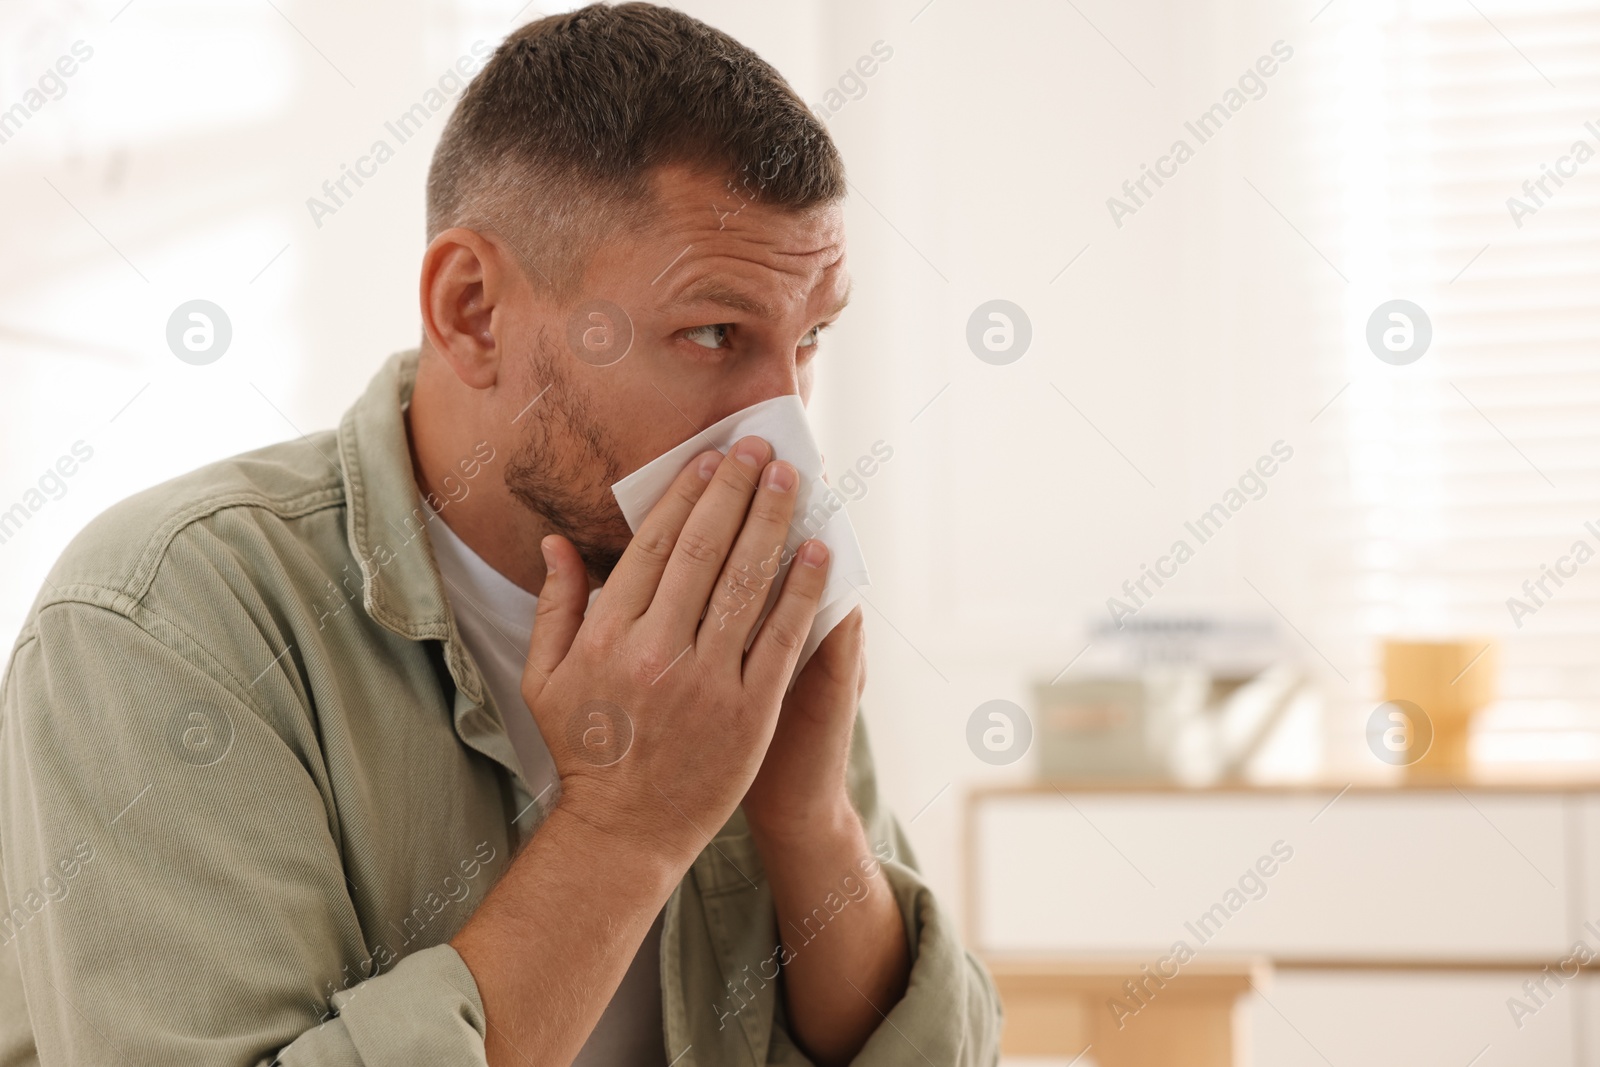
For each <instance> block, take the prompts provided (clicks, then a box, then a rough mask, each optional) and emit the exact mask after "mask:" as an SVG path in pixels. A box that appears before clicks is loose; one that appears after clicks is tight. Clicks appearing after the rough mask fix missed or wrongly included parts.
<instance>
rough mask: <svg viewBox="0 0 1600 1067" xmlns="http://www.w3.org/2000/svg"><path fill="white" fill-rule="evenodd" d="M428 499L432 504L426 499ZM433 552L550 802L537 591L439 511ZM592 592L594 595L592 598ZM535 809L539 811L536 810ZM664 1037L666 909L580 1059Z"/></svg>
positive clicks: (651, 1064) (599, 1060)
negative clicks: (532, 650)
mask: <svg viewBox="0 0 1600 1067" xmlns="http://www.w3.org/2000/svg"><path fill="white" fill-rule="evenodd" d="M424 506H426V505H424ZM428 534H429V536H430V537H431V538H432V539H433V551H434V557H435V559H436V560H437V561H438V563H439V572H440V573H441V574H443V575H444V579H445V582H444V591H445V596H446V597H447V598H448V599H449V601H450V610H451V611H452V612H453V613H454V614H455V617H456V625H457V627H458V628H459V629H460V631H461V640H462V641H463V642H464V643H465V644H466V646H467V651H468V652H469V653H470V654H471V655H472V658H473V661H474V662H476V663H477V665H478V669H479V670H480V671H481V672H483V679H484V682H485V683H486V684H487V685H488V686H489V692H490V693H492V694H493V695H494V702H495V706H496V707H498V708H499V709H500V714H501V716H502V717H503V718H504V719H505V722H506V732H507V733H509V734H510V735H511V744H512V746H513V747H514V748H515V749H516V750H517V759H518V761H519V762H520V763H521V764H522V776H523V778H524V780H525V781H526V782H527V785H528V788H529V790H530V791H531V792H532V793H533V794H534V795H535V796H536V797H539V798H540V800H539V804H540V808H539V811H540V812H543V811H547V810H549V805H550V804H552V803H553V802H554V799H555V795H556V792H557V789H558V787H557V785H556V769H555V763H554V761H553V760H551V758H550V750H549V748H547V747H546V746H545V743H544V738H543V737H542V736H541V735H540V734H539V728H538V726H537V725H536V724H535V723H534V721H533V714H532V713H531V712H529V711H528V705H527V704H525V703H523V700H522V671H523V668H524V667H525V666H526V665H527V662H528V640H529V638H531V637H532V636H533V616H534V612H535V611H536V610H537V609H538V606H539V598H538V597H536V596H534V595H533V594H532V593H530V592H528V591H527V590H526V589H523V588H522V587H521V586H519V585H517V584H516V583H515V582H513V581H512V580H511V579H509V578H507V577H506V576H505V575H503V574H501V573H500V572H499V571H497V570H495V569H494V568H493V567H491V566H489V564H487V563H485V562H484V560H483V558H482V557H481V556H479V555H478V554H477V553H476V552H474V551H472V549H471V548H469V547H467V543H466V542H465V541H463V540H461V538H460V537H458V536H457V535H456V532H455V531H454V530H452V529H450V527H449V526H447V525H446V524H445V522H444V519H443V518H441V517H440V516H438V515H433V516H432V517H431V519H430V520H429V523H428ZM591 599H592V598H591ZM537 817H538V816H537V814H536V815H535V818H537ZM665 1051H666V1038H665V1034H664V1031H663V1028H662V1021H661V916H660V915H659V914H658V915H657V916H656V921H655V922H654V923H652V924H651V926H650V932H649V933H648V934H646V935H645V939H644V943H643V944H641V945H640V946H639V951H638V953H637V954H636V955H635V956H634V958H633V962H632V963H631V964H629V966H628V973H627V974H626V975H624V976H623V978H622V984H621V985H620V986H618V987H617V992H616V994H615V995H614V996H613V997H612V998H611V1003H610V1004H608V1005H607V1006H606V1010H605V1014H603V1015H602V1016H601V1017H600V1021H599V1023H597V1024H596V1025H595V1028H594V1032H593V1033H592V1034H590V1035H589V1040H588V1041H586V1042H584V1045H583V1050H582V1051H581V1052H579V1053H578V1058H577V1059H576V1060H574V1061H573V1065H574V1067H622V1065H627V1067H655V1065H660V1067H664V1065H665V1064H666V1062H667V1058H666V1054H665Z"/></svg>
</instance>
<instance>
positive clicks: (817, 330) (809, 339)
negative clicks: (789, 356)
mask: <svg viewBox="0 0 1600 1067" xmlns="http://www.w3.org/2000/svg"><path fill="white" fill-rule="evenodd" d="M825 329H827V327H826V326H813V327H811V329H809V330H807V331H806V335H805V336H804V337H802V338H800V344H799V345H797V346H796V347H798V348H811V347H812V346H813V345H815V344H816V343H817V339H818V338H820V337H821V336H822V331H823V330H825Z"/></svg>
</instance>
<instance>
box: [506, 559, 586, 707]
mask: <svg viewBox="0 0 1600 1067" xmlns="http://www.w3.org/2000/svg"><path fill="white" fill-rule="evenodd" d="M539 548H540V550H541V551H542V552H543V553H544V566H545V573H544V586H543V587H542V588H541V589H540V590H539V607H538V610H537V611H536V612H535V614H534V616H533V638H532V639H531V640H530V641H529V642H528V666H527V669H525V670H524V671H523V672H522V697H523V700H524V701H525V702H526V703H527V705H528V706H529V707H532V706H533V705H534V703H535V700H536V698H537V697H538V695H539V693H540V692H541V691H542V690H543V689H544V685H545V682H547V681H548V680H549V678H550V675H551V673H552V672H553V671H554V670H555V669H556V667H557V666H559V665H560V663H561V661H562V660H563V659H565V658H566V656H567V651H568V650H569V649H570V648H572V639H573V638H574V637H576V636H577V635H578V627H579V626H581V625H583V612H584V609H585V608H586V607H588V604H589V574H588V572H587V571H586V570H585V569H584V566H583V557H582V556H580V555H579V554H578V550H577V549H576V548H574V547H573V545H572V542H571V541H568V540H567V539H566V538H565V537H559V536H557V535H556V534H551V535H550V536H548V537H546V538H545V539H544V540H543V541H542V542H540V544H539Z"/></svg>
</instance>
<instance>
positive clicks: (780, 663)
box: [744, 540, 828, 693]
mask: <svg viewBox="0 0 1600 1067" xmlns="http://www.w3.org/2000/svg"><path fill="white" fill-rule="evenodd" d="M827 579H828V546H827V545H825V544H823V543H822V542H821V541H815V540H813V541H807V542H806V543H805V544H803V545H801V546H800V551H799V552H797V553H795V560H794V566H792V567H790V568H789V573H788V574H787V575H785V576H784V579H783V588H782V589H780V590H779V591H778V602H777V603H776V604H774V605H773V606H772V612H771V613H770V614H769V615H768V616H767V618H766V620H765V621H764V622H762V624H761V629H760V630H758V631H756V639H755V643H754V644H752V645H751V646H750V652H749V653H748V654H747V655H746V656H745V661H744V680H745V688H746V689H758V690H762V691H765V690H776V691H778V692H780V693H781V692H782V691H783V690H784V688H785V687H786V686H787V685H788V683H789V677H790V676H791V675H792V674H794V665H795V663H796V661H798V660H799V658H800V650H801V649H802V648H804V647H805V643H806V636H807V635H808V634H810V633H811V621H812V620H813V619H814V618H815V617H816V614H817V608H818V607H819V606H820V604H821V601H822V587H823V583H824V582H826V581H827Z"/></svg>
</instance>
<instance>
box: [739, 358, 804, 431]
mask: <svg viewBox="0 0 1600 1067" xmlns="http://www.w3.org/2000/svg"><path fill="white" fill-rule="evenodd" d="M799 395H800V366H799V363H798V362H796V360H795V357H794V353H793V352H792V351H791V352H788V353H786V354H783V355H763V358H761V359H760V360H758V361H756V362H755V364H754V366H752V367H751V368H750V371H749V375H748V377H747V378H746V379H745V380H743V381H741V382H740V383H739V388H738V389H737V390H736V391H735V396H734V397H732V398H731V399H732V400H733V401H734V402H735V404H734V407H733V408H732V409H730V410H729V411H728V414H730V415H731V414H733V412H735V411H741V410H743V409H744V408H747V407H751V406H753V405H755V404H759V403H761V402H762V401H763V400H771V399H772V398H773V397H775V396H799Z"/></svg>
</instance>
